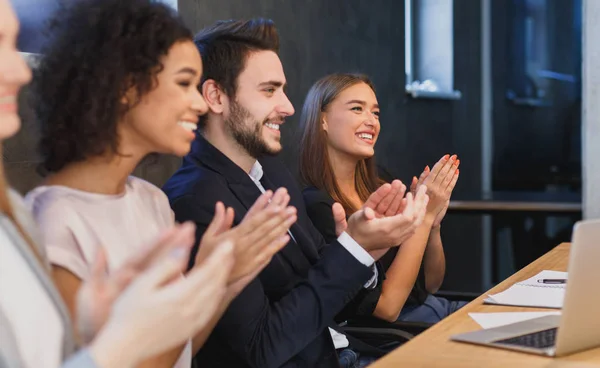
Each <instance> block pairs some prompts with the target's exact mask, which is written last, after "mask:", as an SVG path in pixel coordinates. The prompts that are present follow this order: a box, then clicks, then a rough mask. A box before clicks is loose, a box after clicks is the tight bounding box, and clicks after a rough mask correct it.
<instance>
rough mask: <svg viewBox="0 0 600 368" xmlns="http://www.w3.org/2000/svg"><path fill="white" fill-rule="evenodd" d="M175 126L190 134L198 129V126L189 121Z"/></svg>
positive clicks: (179, 122)
mask: <svg viewBox="0 0 600 368" xmlns="http://www.w3.org/2000/svg"><path fill="white" fill-rule="evenodd" d="M177 125H179V126H180V127H182V128H183V129H185V130H189V131H190V132H194V131H196V129H198V124H196V123H192V122H189V121H178V122H177Z"/></svg>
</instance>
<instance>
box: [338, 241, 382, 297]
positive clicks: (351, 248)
mask: <svg viewBox="0 0 600 368" xmlns="http://www.w3.org/2000/svg"><path fill="white" fill-rule="evenodd" d="M337 240H338V242H340V244H341V245H342V246H343V247H344V248H346V250H347V251H348V252H350V254H352V256H354V258H356V259H357V260H358V261H359V262H360V263H362V264H364V265H365V266H367V267H371V269H372V270H373V276H372V277H371V278H370V279H369V281H367V282H366V283H365V284H364V288H366V289H373V288H375V287H376V286H377V275H378V272H377V267H376V266H375V259H373V257H371V255H370V254H369V252H367V251H366V250H364V249H363V247H361V246H360V245H358V243H357V242H356V240H354V239H352V237H351V236H350V235H348V233H347V232H345V231H344V232H343V233H342V234H341V235H340V236H339V237H338V239H337Z"/></svg>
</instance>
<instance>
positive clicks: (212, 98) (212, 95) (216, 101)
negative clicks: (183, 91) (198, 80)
mask: <svg viewBox="0 0 600 368" xmlns="http://www.w3.org/2000/svg"><path fill="white" fill-rule="evenodd" d="M202 96H203V97H204V100H205V101H206V104H207V105H208V108H209V109H210V111H212V112H213V113H215V114H222V113H223V111H224V110H225V103H226V101H225V100H226V99H227V95H225V93H223V91H222V90H221V88H220V87H219V85H218V84H217V82H215V80H214V79H207V80H206V81H205V82H204V83H202Z"/></svg>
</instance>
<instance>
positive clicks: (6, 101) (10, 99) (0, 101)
mask: <svg viewBox="0 0 600 368" xmlns="http://www.w3.org/2000/svg"><path fill="white" fill-rule="evenodd" d="M16 102H17V96H4V97H0V104H9V103H16Z"/></svg>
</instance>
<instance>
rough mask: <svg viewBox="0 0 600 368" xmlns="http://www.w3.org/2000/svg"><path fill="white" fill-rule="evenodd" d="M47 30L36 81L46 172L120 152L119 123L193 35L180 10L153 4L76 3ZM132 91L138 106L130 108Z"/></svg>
mask: <svg viewBox="0 0 600 368" xmlns="http://www.w3.org/2000/svg"><path fill="white" fill-rule="evenodd" d="M48 30H49V35H50V36H51V41H50V42H49V44H48V45H47V47H46V48H45V49H44V51H43V54H44V56H43V58H42V60H41V63H40V65H39V67H38V68H37V69H36V71H35V74H34V83H33V91H34V96H35V103H34V110H35V113H36V117H37V119H38V121H39V123H40V125H41V140H40V144H39V149H40V153H41V154H42V158H43V162H42V165H41V166H42V167H41V169H42V171H46V172H56V171H58V170H61V169H62V168H63V167H65V166H66V165H68V164H70V163H72V162H77V161H82V160H85V159H87V158H89V157H94V156H98V155H102V154H105V153H108V152H110V153H115V154H118V153H119V152H118V144H119V137H118V134H117V124H118V122H119V120H120V118H121V117H122V116H123V114H125V113H126V112H127V111H128V110H129V109H130V108H131V107H133V106H134V105H135V104H136V103H137V102H139V99H140V98H141V97H143V96H144V95H145V94H147V93H148V92H150V91H151V90H152V89H153V88H155V87H156V84H157V81H156V75H157V74H158V73H159V72H160V71H161V70H162V68H163V65H162V64H161V59H162V58H163V57H164V56H166V55H167V53H168V52H169V50H170V48H171V47H172V46H173V45H174V44H175V43H177V42H180V41H185V40H189V41H192V37H193V35H192V33H191V31H190V30H189V29H188V28H187V27H186V26H185V25H184V23H183V21H182V20H181V18H179V16H178V15H177V14H176V12H175V11H174V10H173V9H171V8H169V7H168V6H167V5H164V4H161V3H157V2H153V1H151V0H126V1H123V0H84V1H77V2H75V4H73V5H71V6H69V7H63V8H62V9H59V10H58V11H57V13H56V16H55V18H54V19H53V21H52V22H51V23H50V26H49V29H48ZM131 88H135V90H136V91H137V98H138V101H128V103H127V104H123V103H122V98H123V96H124V95H125V93H126V92H127V91H128V90H130V89H131Z"/></svg>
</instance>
